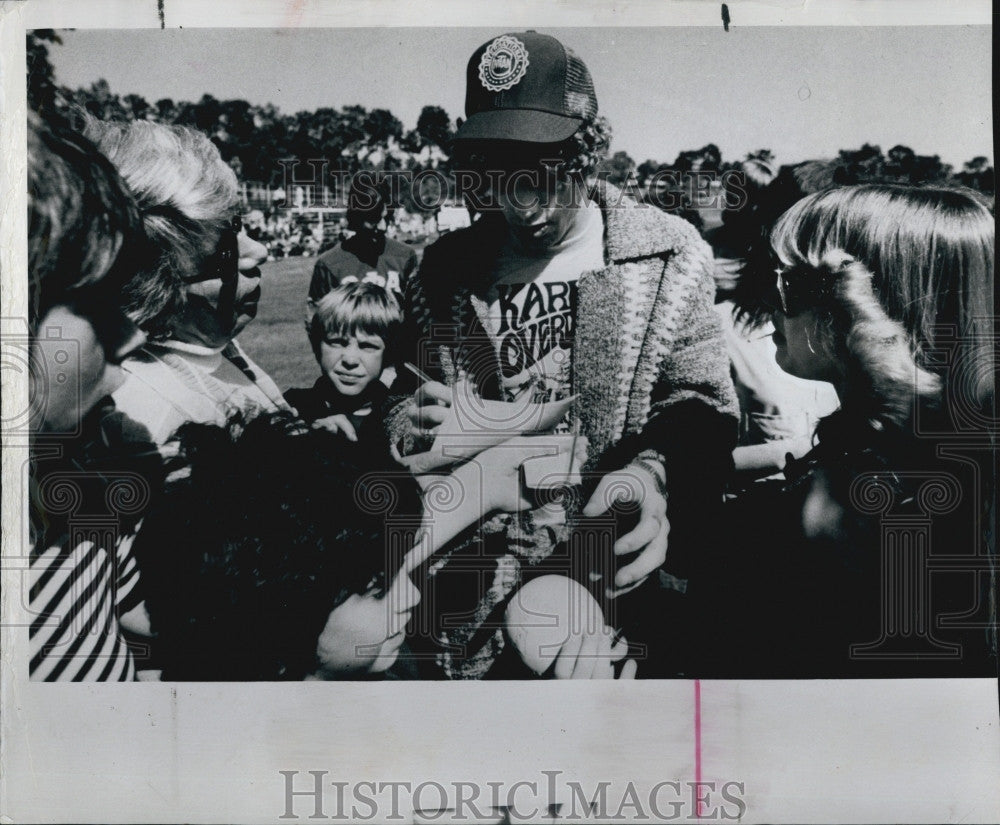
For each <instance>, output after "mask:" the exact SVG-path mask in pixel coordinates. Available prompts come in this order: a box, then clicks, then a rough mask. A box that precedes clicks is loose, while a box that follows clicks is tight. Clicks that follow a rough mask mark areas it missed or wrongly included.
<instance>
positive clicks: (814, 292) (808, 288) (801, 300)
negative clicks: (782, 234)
mask: <svg viewBox="0 0 1000 825" xmlns="http://www.w3.org/2000/svg"><path fill="white" fill-rule="evenodd" d="M774 272H775V275H776V276H777V283H776V289H777V299H778V300H777V306H776V307H775V309H777V310H779V311H780V312H781V314H782V315H785V316H787V317H789V318H792V317H794V316H796V315H801V314H802V313H803V312H806V311H807V310H810V309H814V308H815V307H816V306H817V305H818V304H819V303H821V302H822V301H823V300H824V299H825V298H826V297H827V296H829V294H830V287H831V279H830V278H829V276H828V274H827V273H823V272H820V271H819V270H816V269H814V268H812V267H807V266H792V267H779V268H778V269H776V270H775V271H774Z"/></svg>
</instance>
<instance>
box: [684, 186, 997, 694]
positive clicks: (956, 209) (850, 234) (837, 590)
mask: <svg viewBox="0 0 1000 825" xmlns="http://www.w3.org/2000/svg"><path fill="white" fill-rule="evenodd" d="M771 244H772V247H773V250H774V253H775V255H776V258H777V261H778V263H779V268H778V270H777V273H776V288H775V294H774V306H775V311H774V326H775V334H774V341H775V344H776V347H777V352H776V360H777V362H778V364H779V366H781V368H782V369H784V370H785V371H786V372H789V373H791V374H793V375H796V376H799V377H801V378H807V379H817V380H823V381H829V382H831V383H832V384H833V385H834V386H835V388H836V390H837V394H838V397H839V399H840V407H839V409H838V410H837V411H836V412H834V413H833V414H832V415H830V416H828V417H826V418H825V419H823V420H822V421H821V422H820V424H819V426H818V427H817V430H816V434H815V437H814V447H813V449H812V451H811V452H810V453H809V454H807V455H806V456H805V457H804V458H802V459H801V460H799V461H792V462H790V463H789V464H788V465H787V466H786V468H785V476H786V480H785V481H784V482H780V483H778V485H777V486H774V485H764V486H760V487H759V488H758V489H756V490H755V491H753V492H752V493H749V494H748V495H746V496H745V497H744V498H743V499H740V500H739V501H737V502H735V503H734V505H733V506H732V507H730V508H729V518H728V519H727V522H728V526H729V529H728V533H729V535H728V538H727V539H726V540H724V542H723V543H722V544H721V545H720V547H719V548H717V549H716V552H715V553H713V554H712V557H711V558H709V557H708V556H706V559H707V561H708V563H710V564H712V568H711V571H712V573H711V577H709V582H710V586H706V587H705V588H704V589H703V590H702V591H701V593H700V594H696V595H697V598H698V603H699V610H698V611H697V615H696V616H695V627H696V628H697V629H698V630H699V631H700V632H696V633H695V634H694V635H695V638H694V641H695V645H696V646H695V648H693V650H695V651H697V655H696V656H695V657H694V661H693V663H692V669H691V670H692V672H693V673H697V674H701V675H717V676H739V677H758V678H759V677H795V676H798V677H803V676H812V677H828V678H833V677H848V676H858V677H884V676H911V677H934V676H945V675H966V676H973V675H987V674H992V675H996V667H997V659H996V606H995V593H996V578H995V548H994V547H993V546H991V542H992V537H990V536H989V530H988V528H989V525H990V522H991V517H992V515H991V511H992V508H993V504H992V501H993V498H992V497H993V494H994V488H993V484H992V478H993V470H992V452H991V442H990V432H991V425H993V427H992V430H995V415H993V414H992V413H991V411H992V404H993V361H994V358H995V355H994V352H993V339H992V321H991V315H990V313H991V300H992V294H993V292H992V284H993V251H994V222H993V216H992V214H991V213H990V210H989V208H988V206H987V205H986V204H985V203H984V202H983V201H982V200H981V199H980V198H979V196H978V195H976V194H975V193H973V192H970V191H968V190H960V189H943V188H942V189H917V188H912V187H900V186H883V185H866V186H855V187H844V188H840V189H833V190H827V191H824V192H821V193H817V194H815V195H811V196H809V197H807V198H805V199H803V200H801V201H799V202H798V203H797V204H796V205H795V206H793V207H792V208H791V209H790V210H789V211H787V212H786V213H785V214H784V215H783V216H782V217H781V218H780V220H779V221H778V223H777V225H776V226H775V228H774V230H773V232H772V234H771Z"/></svg>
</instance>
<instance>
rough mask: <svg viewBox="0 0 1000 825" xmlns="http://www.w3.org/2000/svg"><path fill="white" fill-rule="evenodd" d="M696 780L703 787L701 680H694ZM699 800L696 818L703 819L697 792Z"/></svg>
mask: <svg viewBox="0 0 1000 825" xmlns="http://www.w3.org/2000/svg"><path fill="white" fill-rule="evenodd" d="M694 781H695V783H696V784H695V787H696V788H700V787H701V680H700V679H695V680H694ZM697 798H698V802H697V803H696V807H695V811H694V815H695V818H697V819H701V815H702V810H701V806H702V804H703V803H704V800H703V799H702V798H701V794H700V793H699V794H697Z"/></svg>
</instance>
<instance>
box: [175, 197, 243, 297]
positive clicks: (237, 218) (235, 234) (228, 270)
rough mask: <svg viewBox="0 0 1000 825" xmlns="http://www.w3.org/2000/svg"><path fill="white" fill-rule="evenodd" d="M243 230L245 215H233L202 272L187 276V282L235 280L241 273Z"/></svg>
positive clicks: (225, 281)
mask: <svg viewBox="0 0 1000 825" xmlns="http://www.w3.org/2000/svg"><path fill="white" fill-rule="evenodd" d="M242 231H243V216H242V215H240V214H236V215H233V217H232V218H231V219H230V221H229V223H227V224H226V226H224V227H223V229H222V234H221V235H220V236H219V244H218V246H216V248H215V252H213V253H212V255H211V256H210V257H209V259H208V260H207V261H206V262H205V266H204V267H203V268H202V271H201V273H200V274H198V275H195V276H193V277H191V278H185V279H184V283H186V284H200V283H203V282H204V281H215V280H221V281H222V282H223V283H229V282H235V281H236V278H237V276H238V275H239V267H238V265H237V263H238V261H239V259H240V242H239V235H240V233H241V232H242Z"/></svg>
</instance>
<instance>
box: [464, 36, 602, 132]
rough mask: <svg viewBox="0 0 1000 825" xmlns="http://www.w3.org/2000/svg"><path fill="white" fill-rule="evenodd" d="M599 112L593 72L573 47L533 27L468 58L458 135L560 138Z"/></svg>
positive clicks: (497, 40)
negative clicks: (462, 111) (462, 112)
mask: <svg viewBox="0 0 1000 825" xmlns="http://www.w3.org/2000/svg"><path fill="white" fill-rule="evenodd" d="M596 114H597V96H596V95H595V94H594V83H593V81H592V80H591V78H590V72H589V71H588V70H587V67H586V66H585V65H584V63H583V61H582V60H580V58H579V57H577V56H576V54H574V53H573V51H572V50H571V49H568V48H566V47H565V46H564V45H563V44H562V43H560V42H559V41H558V40H556V39H555V38H554V37H550V36H549V35H547V34H539V33H538V32H535V31H527V32H519V33H514V34H502V35H500V36H499V37H494V38H493V39H492V40H490V41H489V42H488V43H484V44H483V45H482V46H480V47H479V48H478V49H476V51H475V53H474V54H473V55H472V58H471V59H470V60H469V66H468V70H467V73H466V87H465V115H466V120H465V122H464V123H463V124H462V126H461V127H460V128H459V130H458V134H457V135H456V139H457V140H516V141H524V142H528V143H558V142H559V141H563V140H566V138H568V137H570V135H572V134H573V133H574V132H575V131H576V130H577V129H579V128H580V125H581V124H582V123H583V121H584V119H586V118H591V117H594V116H595V115H596Z"/></svg>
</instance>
